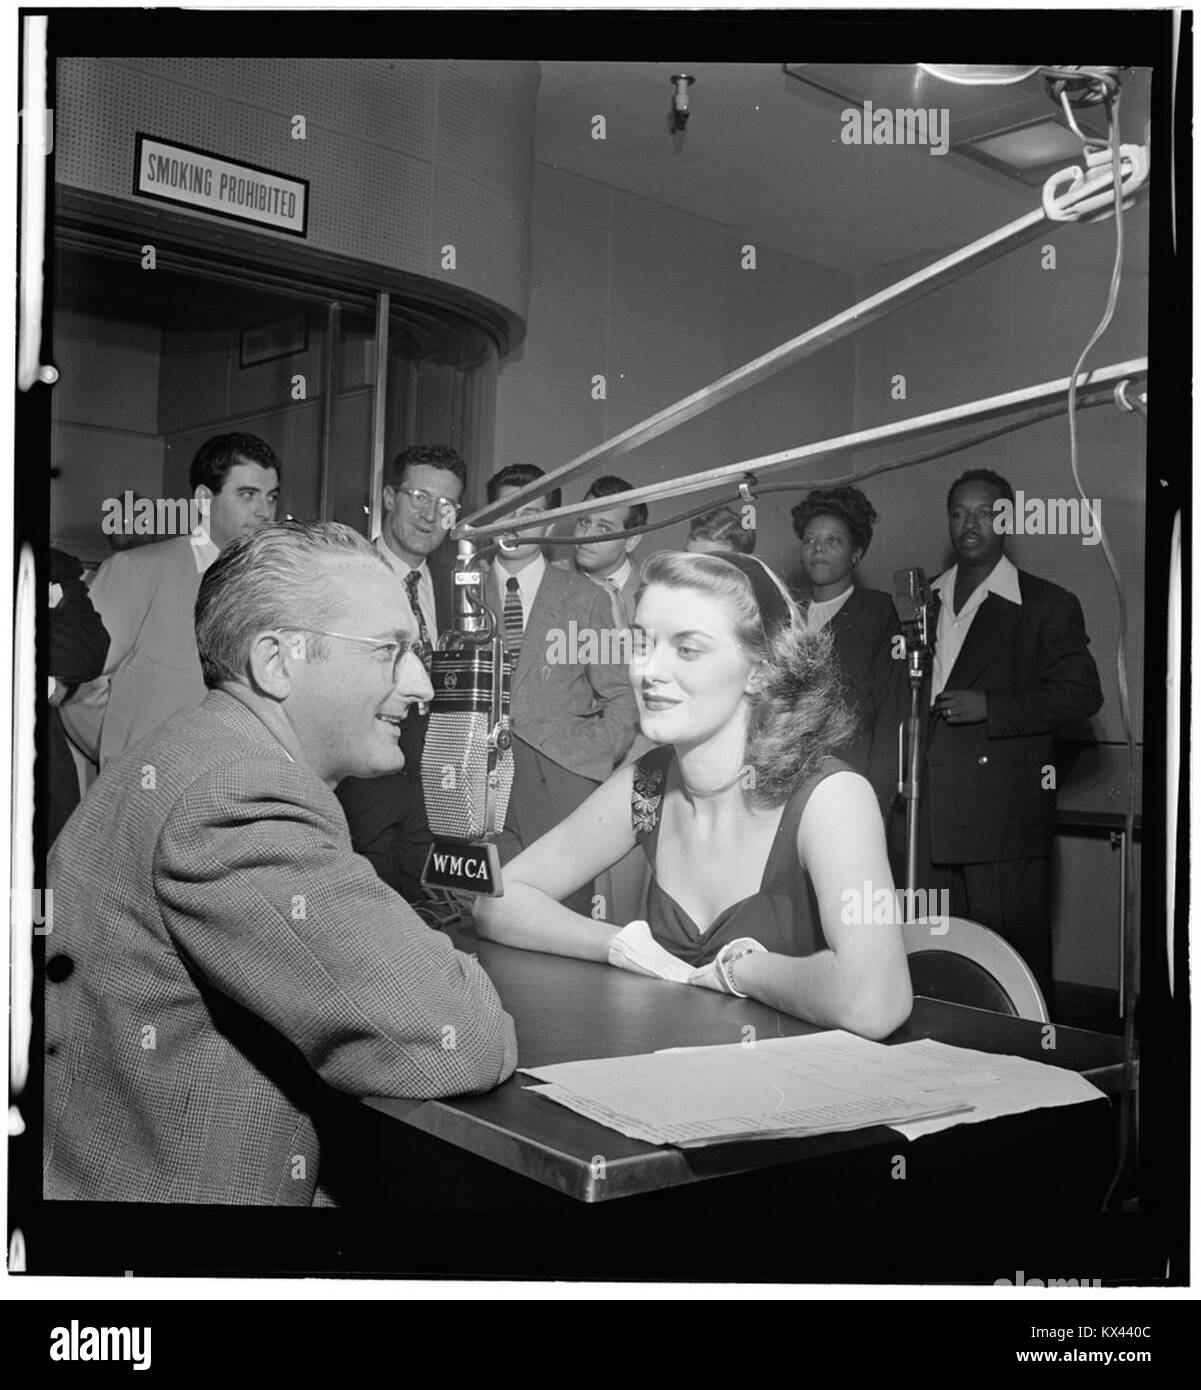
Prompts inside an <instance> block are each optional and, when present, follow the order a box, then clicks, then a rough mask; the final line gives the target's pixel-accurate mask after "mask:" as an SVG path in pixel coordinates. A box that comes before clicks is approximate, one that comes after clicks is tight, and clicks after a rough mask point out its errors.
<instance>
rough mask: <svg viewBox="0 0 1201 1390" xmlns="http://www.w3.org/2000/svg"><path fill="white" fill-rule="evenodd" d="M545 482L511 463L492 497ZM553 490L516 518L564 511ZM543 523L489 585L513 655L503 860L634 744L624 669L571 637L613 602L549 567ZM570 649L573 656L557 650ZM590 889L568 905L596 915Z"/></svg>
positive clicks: (523, 535) (605, 624)
mask: <svg viewBox="0 0 1201 1390" xmlns="http://www.w3.org/2000/svg"><path fill="white" fill-rule="evenodd" d="M542 476H543V474H542V470H541V469H540V468H535V467H534V466H533V465H532V464H513V465H511V466H510V467H508V468H504V469H502V470H501V471H500V472H499V473H497V474H496V475H495V476H494V477H492V478H490V479H489V480H488V501H489V502H498V501H504V500H505V499H507V498H509V497H511V496H512V495H513V494H514V493H515V492H517V491H518V489H519V488H523V487H526V486H527V485H528V484H530V483H532V482H534V481H535V480H537V479H538V478H541V477H542ZM559 498H560V494H559V490H558V489H557V488H555V489H554V490H552V491H551V492H550V493H549V494H544V495H543V496H542V497H540V498H538V499H537V500H535V501H530V502H526V503H524V504H523V505H522V506H521V508H520V509H519V510H518V511H517V512H516V515H517V516H519V517H523V518H525V517H529V516H537V515H538V514H539V513H541V512H545V511H548V510H550V509H552V508H554V507H557V506H558V505H559ZM545 535H546V527H542V528H540V529H529V530H524V531H522V532H520V533H519V535H518V537H517V543H516V544H515V545H512V544H511V545H509V546H508V547H507V548H502V549H501V551H500V552H499V554H498V555H497V557H496V559H495V561H494V563H493V565H492V567H491V570H490V571H489V575H488V579H487V582H486V585H485V593H486V597H487V599H488V602H489V604H490V605H491V607H492V608H493V610H494V611H495V613H496V614H497V617H498V618H499V619H500V620H501V622H502V625H503V629H504V635H505V642H506V645H507V647H508V650H509V653H510V655H511V656H512V658H513V677H512V686H511V690H512V698H511V715H510V718H511V723H512V728H513V735H514V738H513V759H514V765H513V790H512V793H511V795H510V797H509V810H508V815H507V817H506V822H505V828H504V830H503V832H502V833H501V835H500V836H499V837H498V841H497V844H498V848H499V850H500V858H501V862H502V863H506V862H507V861H508V860H509V859H512V858H513V856H514V855H516V854H517V853H518V852H519V851H520V850H522V849H524V848H525V847H526V846H527V845H530V844H533V842H534V841H535V840H537V839H538V838H539V837H540V836H542V835H544V834H545V833H546V831H548V830H549V829H550V828H551V827H552V826H554V825H557V824H558V823H559V822H560V821H561V820H563V818H564V817H565V816H567V815H569V814H570V813H571V812H572V811H574V810H575V809H576V807H577V806H579V805H580V804H581V803H582V802H583V801H584V800H585V799H586V798H587V797H588V796H590V795H591V793H592V792H594V791H595V790H596V788H597V787H598V786H599V785H600V783H601V782H603V781H604V780H605V778H606V777H608V776H609V774H610V773H611V772H612V771H613V769H614V767H615V766H616V765H617V764H618V763H620V762H621V760H622V758H623V757H624V756H625V754H626V751H627V750H628V749H629V746H630V744H631V742H632V741H633V738H634V730H635V727H636V723H637V716H636V714H635V711H634V692H633V689H632V688H631V686H630V679H629V675H628V674H627V671H626V667H625V666H624V664H622V665H618V664H611V663H605V662H603V661H602V662H597V663H591V664H583V663H581V662H579V661H577V660H575V659H574V657H573V656H572V655H571V653H570V651H569V648H570V644H571V643H570V635H571V634H572V633H573V632H574V633H575V634H576V637H577V640H579V639H581V638H583V637H584V635H586V634H587V633H595V634H597V635H598V638H597V640H599V634H600V633H602V632H604V631H606V630H608V631H612V628H613V618H614V615H613V604H612V600H611V597H610V596H609V595H608V594H607V593H606V592H604V591H603V590H602V589H601V588H600V587H599V586H598V585H596V584H594V583H592V581H591V580H589V579H585V578H584V576H583V575H582V574H576V573H574V572H573V571H571V570H566V569H559V568H558V567H556V566H554V565H548V564H547V563H546V560H545V558H544V556H543V553H542V543H543V538H544V537H545ZM565 649H568V650H567V655H568V657H569V658H570V659H568V660H564V659H563V656H562V655H561V653H562V652H563V651H564V650H565ZM591 897H592V894H591V891H590V889H589V888H588V886H587V885H586V886H585V887H583V888H581V889H580V890H579V891H578V892H576V893H574V894H572V896H571V897H570V898H569V899H567V906H568V907H571V908H572V909H573V911H576V912H584V913H588V912H590V911H591V907H592V903H591Z"/></svg>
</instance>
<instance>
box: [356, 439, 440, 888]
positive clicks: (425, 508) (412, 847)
mask: <svg viewBox="0 0 1201 1390" xmlns="http://www.w3.org/2000/svg"><path fill="white" fill-rule="evenodd" d="M466 486H467V465H466V464H465V463H464V462H463V460H462V459H461V458H460V457H459V455H458V453H457V452H456V451H455V450H454V449H452V448H450V447H449V445H446V444H413V445H410V446H409V447H408V448H406V449H402V450H401V451H400V453H399V454H397V455H396V457H395V459H393V461H392V467H391V470H390V471H389V474H388V482H387V483H386V484H385V486H384V495H383V503H384V523H383V529H382V531H381V533H380V535H379V536H378V537H377V538H376V541H375V547H376V549H377V550H378V551H379V553H380V554H381V555H382V556H383V557H384V559H385V560H386V561H387V562H388V565H389V566H390V567H391V569H392V571H393V572H394V573H395V574H396V576H397V578H398V579H399V580H400V581H401V583H402V584H403V585H404V592H405V601H406V605H407V607H408V611H409V612H410V613H411V615H412V617H413V619H414V621H415V622H417V623H418V625H419V627H420V629H421V631H422V633H423V634H424V635H423V637H422V643H423V645H422V649H421V655H422V660H423V661H424V662H425V665H426V669H427V670H428V669H429V656H430V653H431V651H432V650H433V648H434V647H435V646H436V645H437V642H438V637H439V636H440V634H441V633H443V632H445V630H446V629H447V628H448V627H449V626H450V625H451V622H452V614H451V586H452V583H453V580H452V575H453V572H454V547H453V546H450V545H447V544H446V543H445V542H446V536H447V533H448V532H449V530H450V529H451V527H453V525H454V523H455V520H456V518H457V517H458V515H459V511H460V503H461V501H462V497H463V492H464V489H465V488H466ZM428 722H429V719H428V713H427V714H422V713H421V712H420V711H417V710H415V711H414V712H413V713H412V714H411V715H410V716H409V718H408V719H406V720H405V724H404V731H403V733H402V735H401V748H402V750H403V752H404V755H405V765H404V768H403V769H402V771H400V772H396V773H391V774H389V775H388V776H386V777H373V778H360V777H348V778H347V779H346V780H345V781H344V782H343V783H342V785H341V786H340V787H339V788H338V791H337V797H338V800H339V801H340V802H341V803H342V809H343V811H345V812H346V823H347V824H348V825H349V827H350V838H351V840H352V842H353V844H354V847H355V851H356V852H357V853H358V854H361V855H363V856H364V858H366V859H368V860H370V862H371V863H372V864H373V865H374V866H375V871H376V873H378V874H379V876H380V878H382V879H383V881H384V882H385V883H386V884H387V885H388V887H389V888H394V889H395V890H396V891H397V892H398V893H399V894H401V896H402V897H404V898H406V899H407V900H408V901H409V902H412V903H415V902H420V901H421V899H422V898H423V897H424V896H425V892H424V889H423V888H422V887H421V873H422V870H423V868H424V867H425V860H426V855H427V853H428V851H429V847H430V845H431V844H432V843H433V836H432V835H431V834H430V829H429V821H428V818H427V814H426V807H425V795H424V792H423V790H422V786H421V750H422V747H423V745H424V743H425V730H426V726H427V724H428Z"/></svg>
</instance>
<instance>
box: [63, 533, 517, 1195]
mask: <svg viewBox="0 0 1201 1390" xmlns="http://www.w3.org/2000/svg"><path fill="white" fill-rule="evenodd" d="M404 597H405V596H404V591H403V589H402V588H401V586H400V584H399V583H398V581H397V579H396V577H395V576H394V575H393V574H392V573H391V571H390V569H389V568H388V566H387V564H386V563H385V562H384V560H383V559H382V558H381V556H380V554H379V552H378V551H377V550H375V549H374V548H373V547H372V546H371V545H370V543H369V542H368V541H366V540H364V539H363V537H362V536H360V535H357V534H356V533H355V532H354V531H352V530H351V529H350V527H348V526H340V525H338V524H336V523H332V522H299V521H286V522H279V523H277V524H275V525H270V526H264V527H263V528H261V529H260V530H257V531H254V532H252V533H250V534H247V535H243V536H240V537H238V538H237V539H236V540H235V541H233V542H232V544H231V545H229V546H228V547H227V548H226V549H225V550H223V551H222V553H221V555H220V557H219V558H218V559H217V560H216V561H214V563H213V565H212V566H211V567H210V568H209V570H208V571H207V572H206V574H205V576H204V579H203V580H202V581H201V584H200V592H199V595H198V597H197V600H196V613H195V635H196V646H197V650H198V652H199V659H200V666H201V670H202V672H203V676H204V683H205V686H206V688H207V694H206V695H205V698H204V700H203V702H202V703H201V705H200V706H199V707H198V708H195V709H187V710H184V711H182V712H181V713H179V714H176V715H175V716H173V717H172V718H170V719H168V720H167V721H166V722H165V723H164V724H161V725H160V726H159V727H158V728H157V729H156V730H155V731H154V732H153V733H151V734H150V735H149V736H148V737H147V738H145V739H143V740H142V741H141V742H140V743H138V744H137V745H135V746H134V747H133V748H131V749H129V750H128V751H127V752H125V753H124V754H122V755H121V756H120V757H117V758H114V759H111V760H110V761H109V762H108V764H107V765H106V767H105V769H104V771H103V772H102V773H101V775H100V778H99V780H98V781H97V782H96V783H95V784H94V785H93V787H92V788H91V790H90V791H89V792H88V794H87V796H86V797H85V798H84V800H83V801H82V802H81V804H80V805H79V807H78V808H77V809H76V811H75V812H74V814H73V815H72V816H71V818H70V820H69V821H68V822H67V824H66V826H65V827H64V829H63V832H62V834H61V835H60V836H59V837H58V841H57V843H56V844H55V847H54V850H53V851H52V853H51V855H50V862H49V870H48V881H49V885H50V888H51V890H52V891H53V893H54V932H53V935H52V936H51V937H48V938H47V948H46V955H47V960H46V966H45V975H46V1025H45V1050H46V1061H45V1105H44V1136H43V1139H44V1148H43V1163H44V1189H43V1190H44V1195H45V1196H46V1198H47V1199H49V1200H55V1199H57V1200H64V1201H105V1202H172V1203H175V1202H196V1203H246V1204H252V1205H276V1206H308V1205H329V1204H330V1203H331V1202H336V1201H337V1200H338V1198H339V1192H338V1190H337V1189H338V1185H337V1182H336V1180H331V1174H330V1172H329V1167H330V1164H329V1157H330V1155H329V1152H328V1150H327V1152H326V1153H325V1154H324V1155H323V1153H322V1140H321V1135H322V1132H323V1131H325V1133H326V1136H327V1137H328V1138H330V1139H332V1138H334V1137H336V1136H337V1135H338V1133H339V1132H341V1131H344V1129H345V1126H346V1124H347V1115H346V1112H345V1111H344V1110H343V1111H341V1112H339V1111H338V1110H336V1109H332V1106H333V1101H334V1096H333V1094H332V1093H333V1092H341V1093H342V1094H343V1095H347V1096H353V1097H363V1096H394V1097H413V1098H430V1097H435V1096H447V1095H459V1094H462V1093H467V1092H470V1093H475V1092H481V1091H486V1090H489V1089H490V1088H491V1087H493V1086H496V1085H498V1084H499V1083H500V1082H501V1081H503V1080H504V1079H505V1078H506V1077H507V1076H509V1075H510V1074H511V1073H512V1071H513V1068H514V1066H515V1065H516V1061H517V1057H516V1044H515V1041H514V1034H513V1022H512V1019H511V1018H509V1016H508V1015H507V1014H506V1013H505V1012H504V1010H503V1008H502V1007H501V1003H500V1000H499V999H498V998H497V995H496V991H495V990H494V989H493V987H492V983H491V981H490V980H489V979H488V976H487V975H486V974H485V973H484V971H483V970H482V969H481V968H480V966H479V965H478V964H477V963H476V961H475V960H473V959H472V958H471V957H469V956H466V955H464V954H462V953H461V952H459V951H457V950H455V949H454V947H453V946H452V945H451V943H450V941H449V939H448V938H447V937H446V936H445V935H444V934H443V933H441V932H438V931H434V930H431V929H430V928H429V927H427V926H426V925H425V924H424V923H423V922H422V921H421V920H420V919H419V918H418V917H417V915H416V914H415V913H414V912H413V911H412V909H411V908H410V907H409V905H408V904H407V903H406V902H405V901H404V900H403V899H402V898H401V897H399V896H398V895H397V894H396V893H394V892H393V891H392V890H391V889H390V888H388V887H387V886H386V885H385V884H383V883H381V882H380V880H379V878H378V877H377V875H376V874H375V873H373V872H372V870H371V868H370V867H369V866H368V865H367V864H366V863H365V862H364V861H363V859H362V858H361V857H360V856H359V855H357V854H355V853H354V851H353V848H352V846H351V843H350V837H349V835H348V834H347V831H346V821H345V818H344V817H343V815H342V811H341V808H340V807H339V805H338V803H337V801H336V800H335V799H334V796H333V794H332V791H333V788H334V787H335V786H337V785H338V783H339V782H341V781H342V780H343V779H344V778H345V777H347V776H355V777H361V778H370V777H379V776H382V775H387V774H389V773H393V772H396V771H397V770H399V769H400V767H401V765H402V761H403V753H402V750H401V730H402V728H403V727H404V724H405V722H406V716H407V715H408V714H409V712H410V710H411V709H413V708H414V707H415V706H416V705H418V704H420V703H422V702H427V701H429V700H430V699H431V698H432V695H433V691H432V689H431V687H430V682H429V679H428V677H427V675H426V672H425V669H424V666H423V665H422V663H421V661H420V659H419V657H418V655H417V644H418V642H419V641H420V639H419V637H418V629H417V623H416V621H415V619H414V618H413V617H412V615H411V614H409V613H407V612H406V609H405V606H404ZM331 1111H332V1114H333V1117H334V1118H335V1119H336V1120H337V1123H338V1125H339V1126H340V1127H341V1131H340V1130H339V1129H332V1128H330V1127H329V1124H330V1120H331ZM343 1149H344V1152H345V1144H344V1145H343ZM345 1158H346V1159H347V1161H350V1160H351V1159H352V1158H353V1154H352V1153H351V1152H345ZM369 1176H370V1174H369V1173H367V1172H366V1170H364V1169H363V1168H362V1167H361V1165H360V1166H359V1167H358V1168H357V1169H354V1168H353V1163H352V1165H351V1169H348V1170H347V1172H346V1174H345V1186H344V1187H343V1191H344V1192H346V1195H347V1196H349V1197H355V1196H361V1194H362V1191H363V1190H364V1189H365V1188H367V1187H369V1183H368V1182H367V1179H368V1178H369Z"/></svg>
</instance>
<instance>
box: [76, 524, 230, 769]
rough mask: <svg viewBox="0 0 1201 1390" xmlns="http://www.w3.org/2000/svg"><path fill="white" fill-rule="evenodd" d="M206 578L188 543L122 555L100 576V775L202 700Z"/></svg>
mask: <svg viewBox="0 0 1201 1390" xmlns="http://www.w3.org/2000/svg"><path fill="white" fill-rule="evenodd" d="M201 577H202V576H201V574H200V571H199V570H198V569H197V568H196V552H195V550H194V549H193V547H192V543H191V540H190V538H189V537H188V536H176V537H175V538H174V539H172V540H169V541H158V542H157V543H156V544H154V545H146V546H139V547H138V548H137V549H135V550H125V551H120V552H118V554H116V555H112V556H110V557H109V558H108V559H107V560H105V562H104V564H102V565H101V566H100V568H99V569H98V570H97V571H96V575H95V578H94V579H93V580H92V583H91V587H90V588H89V590H88V594H89V597H90V598H91V600H92V605H93V607H94V608H95V609H96V612H97V613H99V614H100V618H101V621H102V622H103V623H104V626H105V627H106V628H107V630H108V634H109V637H110V639H111V641H110V644H109V649H108V660H107V662H106V663H105V667H104V674H105V675H106V676H107V677H109V678H110V682H111V684H110V688H109V693H108V704H107V706H105V707H104V709H103V720H104V722H103V724H102V725H101V726H100V734H99V749H98V755H99V762H100V766H101V767H102V768H103V767H104V765H105V763H107V762H108V760H109V759H110V758H115V757H117V756H118V754H120V753H123V752H124V751H125V750H126V749H127V748H129V747H131V746H132V745H133V744H135V743H137V742H138V741H139V739H142V738H145V736H146V735H147V734H148V733H150V731H151V730H152V729H154V728H155V727H156V726H157V725H159V724H161V723H162V722H163V720H164V719H166V718H168V717H169V716H170V715H172V714H175V713H176V711H177V710H181V709H188V708H190V707H191V706H194V705H198V704H199V703H200V702H201V700H203V699H204V695H205V688H204V677H203V676H202V675H201V673H200V657H199V655H198V653H197V651H196V628H195V622H194V610H195V607H196V595H197V593H199V591H200V580H201ZM66 708H67V711H68V713H67V717H68V718H70V713H71V711H70V706H67V707H66ZM85 713H86V712H85V711H81V712H80V714H81V719H82V718H84V717H85ZM93 717H95V715H94V714H93ZM73 732H74V726H73Z"/></svg>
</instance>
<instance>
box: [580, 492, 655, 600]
mask: <svg viewBox="0 0 1201 1390" xmlns="http://www.w3.org/2000/svg"><path fill="white" fill-rule="evenodd" d="M632 490H633V489H632V488H631V486H630V484H629V483H627V482H626V481H625V479H624V478H615V477H613V476H612V475H608V476H606V477H603V478H597V480H596V482H594V483H593V484H592V486H591V487H590V488H589V489H588V491H587V492H586V493H585V494H584V501H585V502H588V501H591V500H592V499H593V498H596V497H615V496H616V495H617V494H618V493H621V492H631V491H632ZM648 515H649V513H648V512H647V510H646V503H645V502H635V503H634V505H633V506H632V507H623V506H620V505H618V506H615V507H611V508H609V509H607V510H606V511H603V512H593V513H592V515H591V516H582V517H580V519H579V521H577V522H576V524H575V533H576V535H577V536H586V537H587V538H588V543H587V544H586V545H577V546H575V547H574V549H573V553H574V555H575V563H576V569H578V570H579V572H580V573H581V574H585V575H587V576H588V578H589V579H591V580H592V581H593V582H594V583H596V584H599V585H600V586H601V587H602V588H604V589H606V590H607V591H608V592H609V593H611V594H612V595H613V607H614V611H615V612H616V614H617V617H618V619H619V621H620V624H621V626H622V627H632V626H633V623H634V605H635V603H636V602H637V598H638V590H639V588H640V587H641V585H642V569H641V567H640V566H639V564H638V561H637V560H635V559H634V551H635V550H637V549H638V545H639V543H640V542H641V540H642V537H641V536H627V537H624V538H623V537H618V538H617V539H615V540H614V539H610V537H611V536H612V535H613V533H614V532H615V531H628V530H630V529H632V528H633V527H635V526H645V525H646V522H647V517H648Z"/></svg>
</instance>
